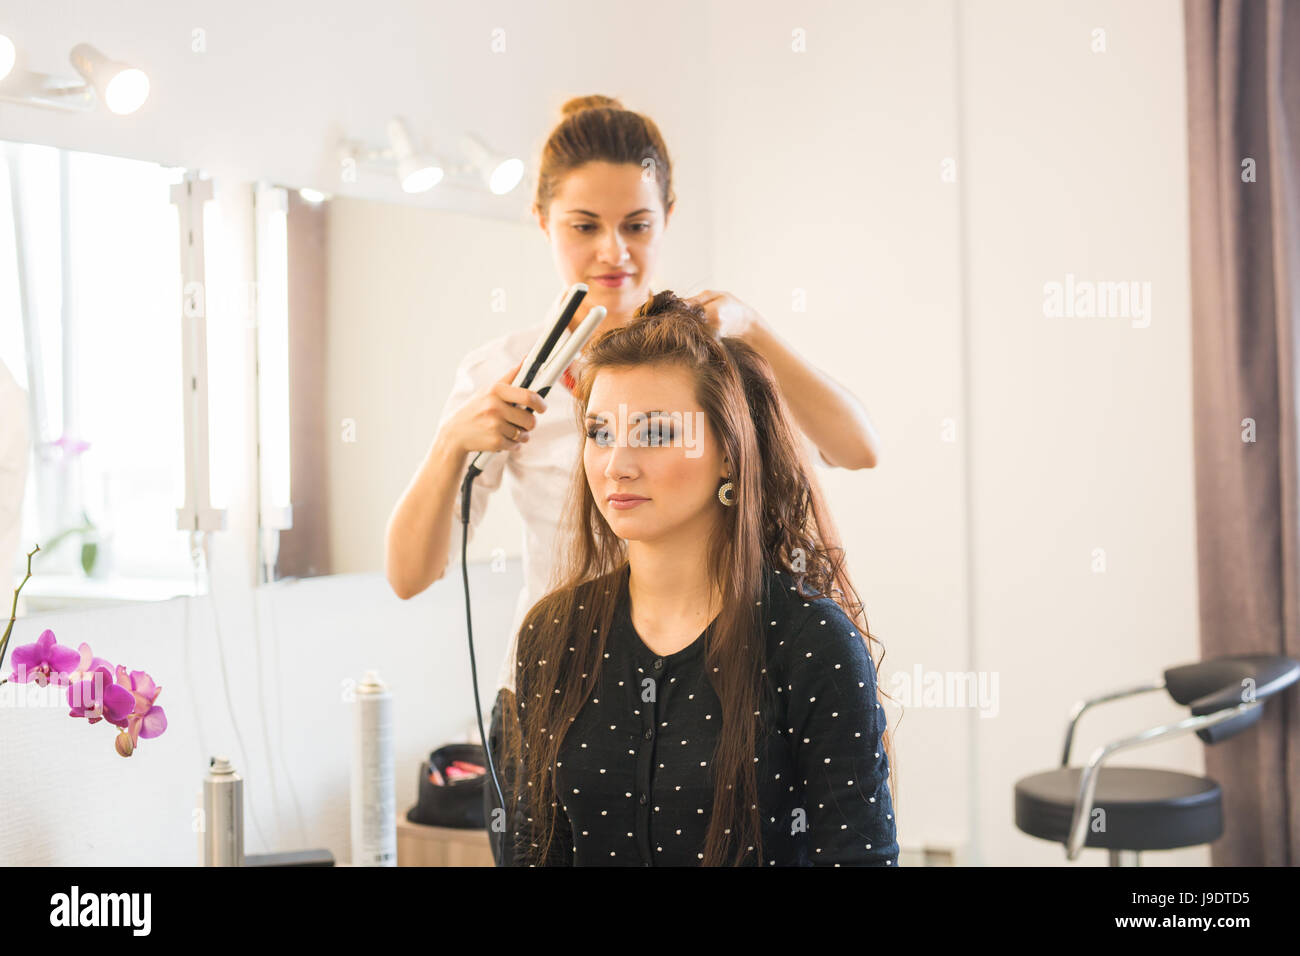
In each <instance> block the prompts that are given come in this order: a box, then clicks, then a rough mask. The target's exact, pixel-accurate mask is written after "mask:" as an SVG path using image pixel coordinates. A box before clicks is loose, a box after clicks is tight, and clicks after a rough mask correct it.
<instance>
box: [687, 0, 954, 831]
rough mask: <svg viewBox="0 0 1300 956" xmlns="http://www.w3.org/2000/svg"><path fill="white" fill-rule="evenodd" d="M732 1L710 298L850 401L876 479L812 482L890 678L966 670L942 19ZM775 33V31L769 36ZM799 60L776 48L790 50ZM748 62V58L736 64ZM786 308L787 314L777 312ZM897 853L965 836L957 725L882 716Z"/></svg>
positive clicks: (905, 7)
mask: <svg viewBox="0 0 1300 956" xmlns="http://www.w3.org/2000/svg"><path fill="white" fill-rule="evenodd" d="M785 9H786V7H785V5H784V4H781V3H777V2H774V0H769V2H764V3H759V4H751V10H752V11H753V13H752V15H750V16H748V17H746V18H745V19H744V20H743V21H741V20H737V19H733V18H730V17H726V16H723V15H721V14H719V15H718V16H717V17H716V18H715V20H714V22H713V32H714V35H715V36H718V37H719V38H722V37H724V36H725V37H726V38H727V42H725V43H720V45H719V56H721V57H722V58H723V59H722V60H721V61H720V62H719V63H718V69H717V71H716V74H715V75H716V76H717V77H727V78H728V80H729V82H726V83H723V82H718V81H715V84H714V88H713V95H714V97H715V99H716V101H717V106H716V113H717V116H718V118H719V120H718V124H717V125H716V126H715V127H714V139H713V146H714V173H713V179H714V181H715V183H717V187H716V189H715V192H714V215H715V220H714V232H715V235H716V240H717V249H716V262H717V268H716V273H717V274H716V277H715V278H716V281H717V282H718V283H719V288H725V289H730V290H735V291H736V293H737V294H738V295H739V296H740V297H741V298H742V299H744V300H745V301H746V302H749V303H750V304H751V305H753V306H754V307H755V308H757V309H758V310H759V312H760V313H761V314H762V315H763V316H764V317H765V318H766V319H767V320H768V321H769V323H770V324H771V325H773V326H774V327H775V328H776V330H777V332H778V334H780V335H781V336H782V337H783V338H785V339H786V340H787V341H788V342H789V343H790V344H791V345H792V346H793V347H794V348H795V349H796V350H797V351H798V352H800V353H801V354H803V355H804V356H805V357H806V358H807V359H808V360H809V361H811V362H812V363H813V364H815V365H817V366H819V367H820V368H822V369H823V370H825V371H826V372H827V373H829V374H830V375H832V376H833V377H834V378H836V379H837V380H838V381H840V382H842V383H843V384H844V385H845V386H846V387H848V388H849V389H850V390H851V391H853V392H854V393H855V394H856V395H857V396H858V397H859V399H861V401H862V402H863V403H864V404H865V405H866V407H867V410H868V412H869V413H870V414H871V416H872V420H873V421H874V422H875V423H876V426H877V428H878V429H879V431H880V434H881V439H882V442H883V446H884V447H883V450H882V452H881V455H880V462H879V464H878V466H877V467H876V468H875V469H872V470H868V471H846V470H843V469H834V470H831V471H821V472H819V475H820V476H821V477H822V483H823V487H824V489H825V491H826V493H827V495H828V497H829V498H830V502H831V507H832V510H833V511H834V514H835V518H836V521H837V522H838V524H839V530H840V533H841V535H842V537H843V539H844V548H845V550H846V552H847V558H848V567H849V571H850V574H851V576H852V578H853V582H854V585H855V587H856V588H857V590H858V593H859V595H860V596H861V598H862V601H863V604H864V605H865V609H866V613H867V622H868V624H869V626H870V628H871V632H872V634H874V635H875V636H876V637H878V638H879V639H880V640H881V641H882V642H883V644H884V647H885V658H884V662H883V664H882V666H881V681H882V686H883V687H884V688H885V690H886V691H889V692H890V693H892V694H894V696H895V697H900V696H901V695H900V694H899V693H896V692H895V691H894V690H893V689H892V685H891V680H892V677H891V675H892V673H894V672H896V671H901V672H902V673H905V674H906V673H911V671H912V668H913V666H914V665H915V664H917V663H921V664H923V665H924V666H925V668H926V669H927V670H931V669H943V670H958V671H961V670H965V669H967V668H968V667H969V666H970V665H969V663H968V660H969V653H970V651H969V647H968V640H969V634H968V628H967V620H966V592H965V586H966V581H965V550H964V548H965V546H964V538H963V536H964V524H963V518H962V516H963V498H962V495H963V471H962V469H963V458H962V451H961V446H960V445H958V444H953V443H948V442H944V441H942V440H941V438H940V435H941V428H942V424H941V423H942V421H943V420H944V419H946V418H955V419H957V420H959V421H960V420H961V419H962V417H963V410H962V406H961V400H962V397H961V376H962V367H961V349H960V327H961V290H960V284H959V274H958V265H959V257H958V252H959V250H958V240H959V223H958V206H957V187H956V185H954V184H951V183H945V182H944V181H943V180H942V179H941V177H940V172H941V161H942V160H943V159H944V158H945V157H950V156H954V155H956V149H957V143H956V141H955V133H956V104H955V99H954V87H955V84H956V78H955V76H954V65H953V57H952V53H953V36H952V31H953V16H952V5H951V3H949V2H947V0H927V2H919V3H917V2H909V3H907V4H899V3H890V4H852V5H849V4H827V3H823V4H813V5H808V6H801V7H800V8H799V10H798V11H797V12H796V13H793V14H789V15H786V14H785V13H784V12H783V11H785ZM774 23H777V24H780V27H779V29H774V28H773V24H774ZM796 28H797V29H802V30H803V31H805V35H806V52H802V53H800V52H794V50H793V49H792V39H793V38H792V31H793V30H794V29H796ZM755 50H758V51H759V52H757V53H756V52H755ZM799 295H803V296H806V303H807V304H806V311H803V312H799V311H796V307H797V297H798V296H799ZM886 711H887V714H888V720H889V724H890V727H891V728H894V729H895V733H896V736H895V742H896V748H897V755H896V758H897V759H896V770H897V771H898V775H899V777H898V787H897V792H896V793H895V794H894V800H895V808H896V810H897V816H898V823H899V840H900V844H902V845H905V846H913V845H920V844H924V843H934V844H937V845H945V846H960V845H963V844H965V843H967V842H968V841H969V839H970V837H969V829H970V823H971V821H970V814H969V805H968V803H967V802H966V801H964V800H961V799H954V795H959V794H961V793H963V792H964V790H965V789H966V787H967V786H968V779H967V778H968V771H969V759H970V757H969V741H968V739H967V725H968V721H969V715H968V714H967V713H966V712H964V711H951V710H938V709H929V710H927V709H924V708H921V707H916V706H907V707H904V709H903V716H902V718H901V721H900V718H899V711H898V708H897V707H891V706H888V705H886Z"/></svg>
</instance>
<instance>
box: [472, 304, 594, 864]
mask: <svg viewBox="0 0 1300 956" xmlns="http://www.w3.org/2000/svg"><path fill="white" fill-rule="evenodd" d="M586 295H587V286H586V284H585V283H582V282H575V283H574V284H573V285H571V286H569V289H568V291H567V292H565V293H564V294H563V296H562V297H561V299H560V300H559V301H560V302H562V303H563V307H562V308H561V309H560V314H559V318H557V319H556V320H555V323H554V324H553V325H552V326H551V327H550V328H549V329H545V328H544V329H543V330H542V334H541V336H539V337H538V339H537V341H536V342H534V343H533V347H532V350H531V351H530V352H529V353H528V357H527V358H525V359H524V361H523V363H522V364H521V365H520V366H519V374H518V375H516V376H515V380H514V382H513V383H512V384H514V385H518V386H521V387H523V388H531V389H532V390H533V391H535V392H537V393H538V394H539V395H541V396H542V397H543V398H545V397H546V393H547V392H549V391H550V390H551V386H552V385H553V384H554V383H555V380H556V379H557V378H559V377H560V375H561V374H563V372H564V370H565V369H566V368H568V366H569V363H570V362H572V361H573V359H574V356H576V355H577V354H578V352H579V351H581V349H582V347H583V346H584V345H586V344H587V340H588V339H590V338H591V336H592V333H593V332H595V331H596V326H598V325H600V323H601V320H603V319H604V318H605V307H604V306H603V305H598V306H595V307H594V308H592V309H591V311H589V312H588V313H587V316H586V318H584V319H583V320H582V324H581V325H579V326H578V327H577V329H575V330H574V331H573V334H571V335H569V336H568V337H567V338H565V337H564V336H565V335H566V333H567V331H568V328H569V323H570V322H572V321H573V316H574V314H575V313H576V312H577V311H578V306H579V305H581V304H582V300H583V299H584V298H586ZM515 407H516V408H522V407H524V406H522V405H519V404H518V403H515ZM497 454H501V453H500V452H495V451H481V452H479V453H478V454H477V455H475V456H474V460H473V461H471V462H470V465H469V469H468V471H466V473H465V479H464V481H463V482H462V483H461V486H460V502H461V505H460V507H461V511H460V520H461V538H460V567H461V574H462V577H463V580H464V585H465V633H466V635H467V636H468V638H469V671H470V679H471V680H472V681H473V684H474V713H475V716H476V717H477V718H478V732H479V737H480V738H481V739H482V741H483V752H484V753H485V754H486V756H487V765H488V773H490V774H491V775H492V786H493V787H495V788H496V791H497V799H498V800H499V801H500V804H501V807H502V809H503V810H504V811H505V814H506V821H507V822H506V827H507V830H508V829H509V820H510V813H511V811H512V809H513V808H511V807H510V806H508V805H507V804H506V798H505V794H503V793H502V792H501V782H500V780H499V779H498V778H497V771H496V764H495V762H494V761H493V760H492V742H491V741H490V740H489V739H488V735H487V734H486V733H485V732H484V730H483V705H482V704H481V703H480V702H479V694H478V665H477V663H476V661H475V659H474V629H473V627H472V625H471V623H470V601H469V568H468V566H467V565H466V563H465V557H466V552H467V551H468V547H469V503H470V495H471V492H472V490H473V487H474V479H475V478H477V477H478V476H479V475H481V474H482V473H483V470H484V469H485V468H486V467H487V463H488V462H489V461H490V460H491V458H492V456H493V455H497ZM504 721H505V715H504V714H503V715H502V722H503V723H504ZM485 822H486V824H487V827H488V829H489V831H490V830H491V828H492V821H491V820H487V821H485ZM502 839H503V840H504V839H506V836H505V835H504V834H503V837H502Z"/></svg>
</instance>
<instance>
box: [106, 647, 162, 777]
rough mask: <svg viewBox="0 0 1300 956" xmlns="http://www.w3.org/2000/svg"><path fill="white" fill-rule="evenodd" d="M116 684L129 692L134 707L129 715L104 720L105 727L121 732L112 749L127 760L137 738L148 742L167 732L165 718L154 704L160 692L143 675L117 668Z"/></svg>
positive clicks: (149, 678) (146, 676) (121, 667)
mask: <svg viewBox="0 0 1300 956" xmlns="http://www.w3.org/2000/svg"><path fill="white" fill-rule="evenodd" d="M117 684H118V686H119V687H121V688H126V689H129V690H130V692H131V696H132V700H133V701H134V706H133V707H132V709H131V711H130V713H128V714H126V715H124V716H122V717H121V718H119V719H114V718H112V717H109V718H108V720H109V723H112V724H116V725H117V726H119V727H124V728H125V730H123V731H122V733H120V734H118V735H117V743H116V746H117V752H118V753H120V754H121V755H122V756H123V757H129V756H131V754H132V753H133V752H134V751H135V748H136V744H137V743H138V741H139V738H141V737H143V738H144V739H145V740H148V739H149V738H151V737H157V736H158V735H159V734H161V733H162V732H163V731H164V730H166V729H167V715H166V713H164V712H163V709H162V708H161V707H159V706H158V705H157V704H155V703H154V701H155V700H157V699H158V695H159V694H161V693H162V688H161V687H159V686H158V685H157V684H155V683H154V682H153V678H152V677H150V676H149V675H148V674H146V673H145V672H144V671H131V672H130V674H128V673H127V670H126V668H125V667H123V666H122V665H121V664H119V665H118V666H117Z"/></svg>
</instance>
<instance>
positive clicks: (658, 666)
mask: <svg viewBox="0 0 1300 956" xmlns="http://www.w3.org/2000/svg"><path fill="white" fill-rule="evenodd" d="M663 669H664V659H663V658H662V657H657V658H655V670H657V671H661V670H663Z"/></svg>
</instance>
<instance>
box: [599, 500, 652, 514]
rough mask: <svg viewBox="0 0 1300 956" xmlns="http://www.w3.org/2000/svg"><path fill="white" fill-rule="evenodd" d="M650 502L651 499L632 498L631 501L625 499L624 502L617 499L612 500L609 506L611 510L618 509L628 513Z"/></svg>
mask: <svg viewBox="0 0 1300 956" xmlns="http://www.w3.org/2000/svg"><path fill="white" fill-rule="evenodd" d="M649 500H650V499H649V498H631V499H624V500H623V501H620V500H619V499H617V498H610V499H609V506H610V507H611V508H616V509H618V510H619V511H627V510H628V509H629V508H635V507H636V506H637V505H643V504H645V503H646V502H647V501H649Z"/></svg>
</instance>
